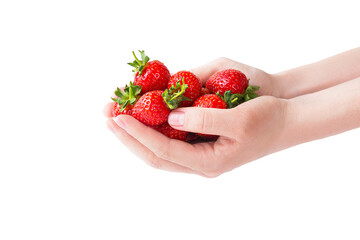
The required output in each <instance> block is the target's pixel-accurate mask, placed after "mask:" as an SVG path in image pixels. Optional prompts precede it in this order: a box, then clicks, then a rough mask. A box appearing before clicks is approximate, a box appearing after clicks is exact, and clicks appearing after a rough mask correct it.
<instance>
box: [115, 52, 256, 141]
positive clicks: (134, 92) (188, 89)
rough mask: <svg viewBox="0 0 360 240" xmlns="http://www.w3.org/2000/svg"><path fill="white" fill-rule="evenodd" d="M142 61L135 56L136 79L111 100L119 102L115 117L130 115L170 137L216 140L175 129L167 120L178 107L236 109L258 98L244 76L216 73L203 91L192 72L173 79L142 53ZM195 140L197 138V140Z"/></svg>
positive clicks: (234, 71) (223, 72)
mask: <svg viewBox="0 0 360 240" xmlns="http://www.w3.org/2000/svg"><path fill="white" fill-rule="evenodd" d="M139 52H140V54H141V59H138V58H137V56H136V55H135V53H134V52H133V55H134V58H135V60H134V61H133V62H131V63H128V64H129V65H130V66H132V67H134V69H133V72H134V73H135V78H134V81H133V82H130V83H129V85H126V86H125V88H124V89H123V90H121V89H119V88H117V90H116V91H115V95H116V96H117V97H115V98H112V100H113V101H115V102H116V104H115V105H114V108H113V116H114V117H116V116H118V115H120V114H127V115H131V116H133V117H134V118H136V119H137V120H139V121H140V122H142V123H144V124H145V125H147V126H149V127H152V128H153V129H155V130H157V131H159V132H161V133H163V134H164V135H166V136H167V137H170V138H173V139H178V140H182V141H187V140H189V139H191V140H193V139H194V136H200V137H201V138H203V139H205V140H215V139H216V138H217V136H212V135H206V134H194V133H188V132H185V131H180V130H177V129H174V128H172V127H171V126H170V125H169V124H168V123H167V119H168V116H169V114H170V112H171V111H172V110H174V109H176V108H178V107H189V106H193V107H204V108H220V109H226V108H233V107H236V106H237V105H239V104H241V103H243V102H245V101H248V100H250V99H253V98H256V97H257V94H256V91H257V90H258V89H259V87H258V86H251V85H249V79H247V77H246V76H245V74H243V73H242V72H240V71H238V70H234V69H226V70H223V71H219V72H216V73H215V74H214V75H212V76H211V77H210V78H209V79H208V80H207V81H206V87H202V85H201V82H200V80H199V78H198V77H197V76H196V75H195V74H193V73H192V72H189V71H180V72H177V73H175V74H173V75H171V74H170V72H169V70H168V68H167V67H166V66H165V65H164V64H163V63H162V62H160V61H158V60H153V61H150V58H149V57H148V56H146V55H145V52H144V51H139ZM195 138H196V137H195Z"/></svg>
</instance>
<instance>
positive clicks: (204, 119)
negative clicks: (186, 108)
mask: <svg viewBox="0 0 360 240" xmlns="http://www.w3.org/2000/svg"><path fill="white" fill-rule="evenodd" d="M198 120H199V121H198V122H197V125H198V126H196V128H197V129H198V130H199V131H200V132H201V133H207V132H208V130H209V129H212V127H213V125H214V121H213V117H212V115H211V114H210V112H208V111H203V113H202V114H201V117H200V118H199V119H198Z"/></svg>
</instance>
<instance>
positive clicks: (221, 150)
mask: <svg viewBox="0 0 360 240" xmlns="http://www.w3.org/2000/svg"><path fill="white" fill-rule="evenodd" d="M286 107H287V100H282V99H277V98H274V97H270V96H263V97H258V98H256V99H253V100H251V101H248V102H245V103H243V104H241V105H239V106H238V107H236V108H233V109H226V110H224V109H208V108H192V107H189V108H179V109H177V110H175V111H173V112H172V113H171V115H170V117H169V123H170V124H171V125H172V126H173V127H174V128H177V129H181V130H185V131H191V132H199V133H205V134H215V135H220V137H219V138H218V140H217V141H216V142H203V143H196V144H189V143H186V142H182V141H178V140H174V139H169V138H167V137H166V136H164V135H162V134H161V133H159V132H157V131H155V130H153V129H152V128H150V127H147V126H145V125H143V124H142V123H140V122H139V121H137V120H136V119H134V118H133V117H131V116H127V115H120V116H118V117H116V118H114V119H111V118H110V119H108V121H107V124H108V127H109V128H110V129H111V130H112V131H113V132H114V133H115V135H116V136H117V137H118V138H119V139H120V141H121V142H122V143H123V144H124V145H125V146H127V147H128V148H129V149H130V150H131V151H132V152H133V153H134V154H136V155H137V156H138V157H139V158H141V159H143V160H144V161H145V162H147V163H148V164H150V165H151V166H152V167H155V168H158V169H164V170H169V171H178V172H186V173H194V174H199V175H201V176H205V177H216V176H219V175H220V174H222V173H224V172H227V171H230V170H232V169H234V168H236V167H239V166H241V165H243V164H245V163H247V162H250V161H252V160H255V159H258V158H260V157H262V156H265V155H267V154H270V153H272V152H275V151H277V150H278V149H279V148H280V147H281V146H280V145H281V137H282V132H283V128H284V123H285V117H284V116H285V112H286ZM109 111H110V109H109V107H108V108H107V110H106V109H105V113H106V115H107V116H110V112H109ZM181 119H183V121H182V120H181ZM182 123H183V124H182Z"/></svg>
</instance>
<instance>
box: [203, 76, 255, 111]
mask: <svg viewBox="0 0 360 240" xmlns="http://www.w3.org/2000/svg"><path fill="white" fill-rule="evenodd" d="M206 88H207V89H209V90H210V91H211V92H212V93H219V94H220V95H221V96H224V95H225V92H227V91H231V93H232V94H242V95H241V96H239V95H238V97H239V100H240V98H241V99H242V100H243V101H242V102H244V101H248V100H250V99H253V98H256V97H257V96H258V95H257V94H256V93H255V92H256V91H257V90H259V87H258V86H251V85H249V79H247V78H246V76H245V74H244V73H242V72H241V71H239V70H235V69H226V70H222V71H219V72H216V73H214V74H213V75H212V76H211V77H210V78H209V79H208V80H207V82H206ZM240 103H241V101H240V102H239V104H240Z"/></svg>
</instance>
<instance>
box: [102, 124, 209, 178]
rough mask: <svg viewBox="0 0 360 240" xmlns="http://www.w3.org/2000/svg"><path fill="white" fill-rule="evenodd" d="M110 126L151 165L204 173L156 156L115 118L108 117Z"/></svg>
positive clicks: (184, 171)
mask: <svg viewBox="0 0 360 240" xmlns="http://www.w3.org/2000/svg"><path fill="white" fill-rule="evenodd" d="M107 126H108V128H109V129H110V130H111V131H112V132H114V134H115V136H116V137H117V138H118V139H119V140H120V141H121V142H122V143H123V144H124V145H125V146H126V147H127V148H128V149H129V150H130V151H131V152H132V153H134V154H135V155H136V156H137V157H139V158H140V159H142V160H143V161H145V163H147V164H149V165H150V166H152V167H154V168H157V169H162V170H166V171H171V172H183V173H192V174H198V175H203V174H202V173H199V172H196V171H194V170H192V169H189V168H187V167H183V166H181V165H178V164H175V163H172V162H169V161H166V160H163V159H160V158H158V157H157V156H155V154H154V153H152V152H151V151H150V150H149V149H148V148H146V147H145V146H144V145H142V144H141V143H140V142H139V141H137V140H136V139H135V138H133V137H132V136H130V135H129V134H128V133H127V132H126V131H124V130H123V129H122V128H120V127H119V126H118V125H117V124H116V123H115V122H114V121H113V119H108V121H107Z"/></svg>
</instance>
